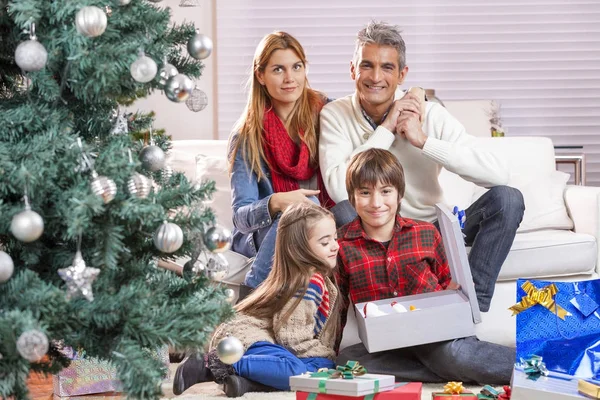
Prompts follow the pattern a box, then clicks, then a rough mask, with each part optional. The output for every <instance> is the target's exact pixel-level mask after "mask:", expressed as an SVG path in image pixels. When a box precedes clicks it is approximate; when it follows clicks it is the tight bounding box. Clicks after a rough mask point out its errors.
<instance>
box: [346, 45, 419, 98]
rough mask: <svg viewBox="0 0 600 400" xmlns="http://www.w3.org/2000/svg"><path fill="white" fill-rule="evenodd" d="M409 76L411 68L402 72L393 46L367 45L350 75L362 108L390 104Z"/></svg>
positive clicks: (353, 65)
mask: <svg viewBox="0 0 600 400" xmlns="http://www.w3.org/2000/svg"><path fill="white" fill-rule="evenodd" d="M407 73H408V67H404V68H403V69H400V66H399V65H398V51H397V50H396V49H395V48H393V47H390V46H378V45H376V44H366V45H364V46H362V47H361V48H360V50H359V52H358V57H357V59H356V60H354V61H353V62H352V63H350V75H351V76H352V79H353V80H354V81H355V82H356V92H357V93H358V96H359V99H360V103H361V104H362V106H363V107H369V106H371V107H377V106H379V105H382V104H386V103H390V104H391V102H392V101H393V100H394V93H395V91H396V88H397V87H398V85H400V84H401V83H402V82H404V78H405V77H406V74H407Z"/></svg>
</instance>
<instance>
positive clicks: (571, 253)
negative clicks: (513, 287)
mask: <svg viewBox="0 0 600 400" xmlns="http://www.w3.org/2000/svg"><path fill="white" fill-rule="evenodd" d="M596 255H597V247H596V240H595V238H594V237H593V236H591V235H587V234H583V233H575V232H572V231H568V230H540V231H535V232H527V233H517V235H516V237H515V241H514V243H513V245H512V247H511V250H510V253H509V254H508V257H507V259H506V261H505V262H504V265H503V266H502V270H501V271H500V276H499V277H498V280H499V281H506V280H514V279H517V278H536V279H539V278H547V277H557V276H568V275H579V274H591V273H593V271H594V269H595V267H596Z"/></svg>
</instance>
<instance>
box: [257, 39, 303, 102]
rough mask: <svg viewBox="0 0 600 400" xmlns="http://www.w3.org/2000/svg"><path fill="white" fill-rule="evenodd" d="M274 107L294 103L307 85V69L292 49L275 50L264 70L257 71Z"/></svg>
mask: <svg viewBox="0 0 600 400" xmlns="http://www.w3.org/2000/svg"><path fill="white" fill-rule="evenodd" d="M256 77H257V79H258V82H259V83H260V84H261V85H263V86H264V87H265V88H266V89H267V92H269V96H271V102H272V103H273V106H274V107H276V108H277V107H278V106H285V105H288V106H289V105H292V106H293V105H294V104H296V101H297V100H298V99H299V98H300V95H302V90H303V89H304V86H305V85H306V69H305V67H304V63H303V62H302V60H301V59H300V58H299V57H298V56H297V55H296V53H294V51H293V50H292V49H285V50H275V51H274V52H273V54H272V55H271V58H270V59H269V63H268V64H267V66H266V67H265V69H264V71H259V72H257V73H256Z"/></svg>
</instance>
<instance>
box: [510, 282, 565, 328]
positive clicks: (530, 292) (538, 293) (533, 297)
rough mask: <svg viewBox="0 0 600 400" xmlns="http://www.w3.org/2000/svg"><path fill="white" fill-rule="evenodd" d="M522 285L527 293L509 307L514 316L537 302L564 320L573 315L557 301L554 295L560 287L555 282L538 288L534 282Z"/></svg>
mask: <svg viewBox="0 0 600 400" xmlns="http://www.w3.org/2000/svg"><path fill="white" fill-rule="evenodd" d="M521 287H522V288H523V290H524V291H525V293H527V294H526V295H525V296H523V297H522V298H521V301H520V302H519V303H517V304H515V305H514V306H512V307H510V308H509V310H511V311H512V312H513V316H515V315H517V314H518V313H520V312H521V311H525V310H527V309H528V308H530V307H533V306H535V305H536V304H539V305H542V306H544V307H546V308H547V309H548V310H549V311H550V312H552V313H554V314H556V315H558V317H559V318H560V319H562V320H564V319H565V317H566V316H569V315H571V313H569V312H568V311H567V310H565V309H564V308H562V307H561V306H559V305H558V304H556V303H555V301H554V296H555V295H556V293H558V288H557V287H556V285H555V284H554V283H553V284H551V285H548V286H545V287H543V288H541V289H538V288H536V287H535V286H533V283H531V282H529V281H526V282H525V283H524V284H523V285H521Z"/></svg>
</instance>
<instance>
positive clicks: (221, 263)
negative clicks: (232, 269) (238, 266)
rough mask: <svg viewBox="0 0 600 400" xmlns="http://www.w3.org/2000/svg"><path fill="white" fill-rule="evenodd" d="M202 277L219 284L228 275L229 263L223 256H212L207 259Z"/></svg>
mask: <svg viewBox="0 0 600 400" xmlns="http://www.w3.org/2000/svg"><path fill="white" fill-rule="evenodd" d="M204 275H206V277H207V278H208V279H210V280H212V281H215V282H221V281H222V280H223V279H225V278H227V276H228V275H229V262H228V261H227V259H226V258H225V257H224V256H223V254H212V255H211V256H210V257H209V259H208V262H207V263H206V268H205V269H204Z"/></svg>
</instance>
